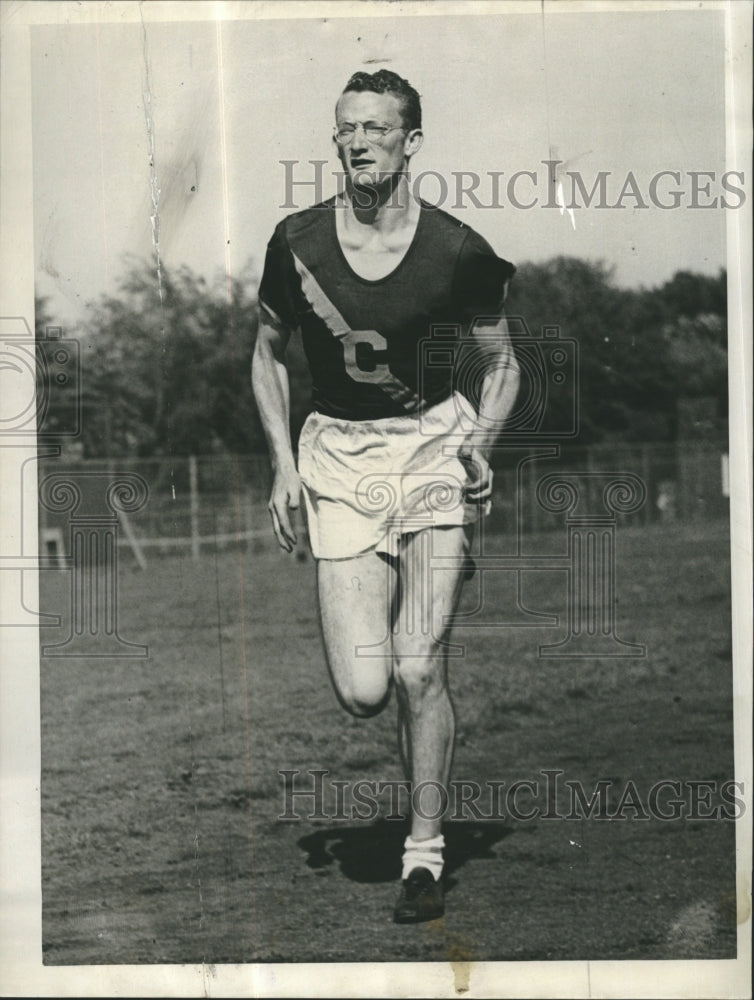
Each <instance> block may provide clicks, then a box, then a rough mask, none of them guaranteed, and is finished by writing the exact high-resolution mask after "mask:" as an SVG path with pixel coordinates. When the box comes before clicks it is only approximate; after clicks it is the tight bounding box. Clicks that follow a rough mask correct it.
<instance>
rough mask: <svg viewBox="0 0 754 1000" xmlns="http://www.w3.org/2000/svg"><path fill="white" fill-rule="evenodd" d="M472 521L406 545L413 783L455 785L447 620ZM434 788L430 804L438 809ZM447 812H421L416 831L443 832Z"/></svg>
mask: <svg viewBox="0 0 754 1000" xmlns="http://www.w3.org/2000/svg"><path fill="white" fill-rule="evenodd" d="M471 531H472V529H471V528H470V527H468V526H467V527H465V528H464V527H461V526H458V527H449V528H433V529H428V530H425V531H421V532H417V533H415V534H412V535H408V536H405V538H404V541H403V547H402V552H401V604H400V610H399V614H398V619H397V622H396V630H395V635H394V637H393V651H394V668H393V669H394V677H395V681H396V685H397V688H398V697H399V742H400V745H401V746H402V751H403V754H402V755H405V758H406V764H407V766H408V769H409V775H408V777H409V779H410V780H411V782H412V784H413V787H414V788H416V787H417V786H418V785H419V784H420V783H422V782H426V781H430V782H438V783H439V784H440V785H442V787H443V788H444V789H446V790H447V788H448V782H449V779H450V767H451V763H452V758H453V743H454V737H455V717H454V712H453V705H452V702H451V699H450V692H449V689H448V676H447V657H446V653H445V649H444V647H443V645H442V642H443V641H445V640H447V638H448V636H449V632H450V629H449V627H448V626H447V625H446V624H445V623H444V620H445V618H446V616H448V615H451V614H452V613H453V612H454V611H455V610H456V608H457V606H458V601H459V598H460V595H461V589H462V586H463V579H464V556H465V555H466V553H467V552H468V549H469V545H470V539H471ZM432 556H435V557H455V558H456V561H457V566H455V567H453V568H448V569H442V570H436V571H434V572H432V571H431V569H430V567H431V558H432ZM431 799H432V795H431V793H430V792H429V791H428V792H427V793H426V799H423V802H424V803H425V808H424V809H423V810H422V811H423V812H424V811H425V810H426V811H428V812H430V814H433V813H435V812H437V811H438V810H437V809H436V808H434V803H432V801H431ZM441 826H442V819H441V817H438V818H437V819H431V818H428V817H427V816H423V815H421V814H420V813H418V812H414V813H413V814H412V818H411V836H412V838H413V839H414V840H425V839H428V838H432V837H436V836H437V835H438V834H439V833H440V829H441Z"/></svg>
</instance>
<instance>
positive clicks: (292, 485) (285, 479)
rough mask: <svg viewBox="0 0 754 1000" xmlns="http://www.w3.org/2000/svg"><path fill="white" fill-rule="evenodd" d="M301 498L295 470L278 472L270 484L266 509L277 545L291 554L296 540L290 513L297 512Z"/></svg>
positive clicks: (297, 475)
mask: <svg viewBox="0 0 754 1000" xmlns="http://www.w3.org/2000/svg"><path fill="white" fill-rule="evenodd" d="M300 498H301V477H300V476H299V474H298V472H296V469H295V468H290V469H285V470H282V469H280V470H278V471H277V472H276V473H275V479H274V481H273V484H272V495H271V496H270V502H269V503H268V505H267V509H268V510H269V512H270V516H271V517H272V527H273V530H274V532H275V537H276V538H277V540H278V545H279V546H280V547H281V548H282V549H285V551H286V552H292V551H293V547H294V546H295V544H296V542H297V541H298V539H297V538H296V532H295V530H294V528H293V524H292V523H291V514H290V512H291V511H295V510H298V507H299V502H300Z"/></svg>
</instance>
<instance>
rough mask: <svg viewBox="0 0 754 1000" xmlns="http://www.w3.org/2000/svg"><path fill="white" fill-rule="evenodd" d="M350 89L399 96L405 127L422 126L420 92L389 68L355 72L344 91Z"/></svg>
mask: <svg viewBox="0 0 754 1000" xmlns="http://www.w3.org/2000/svg"><path fill="white" fill-rule="evenodd" d="M349 90H355V91H357V92H361V91H365V90H367V91H371V92H372V93H374V94H392V95H393V97H397V98H398V100H399V101H400V105H401V118H402V119H403V124H404V126H405V128H407V129H409V131H410V130H411V129H415V128H421V127H422V106H421V99H420V97H419V94H418V92H417V91H416V90H415V89H414V88H413V87H412V86H411V84H410V83H409V82H408V80H404V79H403V77H402V76H398V74H397V73H393V72H392V71H391V70H389V69H378V70H377V72H376V73H364V72H362V71H359V72H358V73H354V74H353V76H352V77H351V79H350V80H349V81H348V83H347V84H346V85H345V87H344V88H343V93H344V94H345V93H347V91H349Z"/></svg>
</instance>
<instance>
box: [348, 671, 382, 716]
mask: <svg viewBox="0 0 754 1000" xmlns="http://www.w3.org/2000/svg"><path fill="white" fill-rule="evenodd" d="M338 697H339V699H340V703H341V704H342V705H343V707H344V708H345V709H346V711H347V712H350V714H351V715H355V716H356V717H357V718H359V719H368V718H370V716H372V715H378V714H379V713H380V712H381V711H382V709H383V708H384V707H385V705H387V703H388V700H389V698H390V684H389V680H388V678H369V679H363V680H356V681H353V682H352V683H351V684H349V685H348V686H347V687H346V688H344V689H340V690H338Z"/></svg>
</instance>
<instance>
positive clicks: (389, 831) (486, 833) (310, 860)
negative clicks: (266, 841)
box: [297, 818, 513, 889]
mask: <svg viewBox="0 0 754 1000" xmlns="http://www.w3.org/2000/svg"><path fill="white" fill-rule="evenodd" d="M408 832H409V826H408V822H407V821H406V820H387V819H384V818H381V819H378V820H377V821H376V822H375V823H372V824H370V825H369V826H366V825H362V826H331V827H328V828H327V829H321V830H317V831H316V832H315V833H310V834H308V835H307V836H306V837H301V839H300V840H299V841H297V843H298V846H299V847H300V848H301V849H302V850H303V851H306V855H307V857H306V864H307V866H308V867H309V868H313V869H314V870H315V871H316V873H317V874H318V875H320V874H321V875H325V874H326V873H327V870H328V869H329V868H330V867H331V866H332V865H333V863H335V862H338V864H339V865H340V870H341V872H342V873H343V875H345V877H346V878H348V879H350V880H351V881H352V882H394V881H395V880H396V879H398V878H400V875H401V856H402V854H403V841H404V840H405V838H406V835H407V833H408ZM511 833H513V830H512V829H511V827H509V826H506V825H505V824H504V823H494V822H489V821H485V822H481V823H477V822H472V821H468V822H466V821H459V822H456V823H446V824H445V826H444V827H443V834H444V835H445V875H446V879H447V876H449V875H451V874H452V873H453V872H454V871H457V870H458V869H459V868H461V867H462V866H463V865H464V864H465V863H466V862H467V861H469V860H471V859H477V858H495V857H497V855H496V854H495V852H494V850H493V848H494V846H495V844H497V843H499V842H500V841H501V840H503V838H504V837H507V836H508V835H509V834H511ZM453 885H454V881H453V880H452V879H451V880H450V881H446V888H447V889H450V888H452V886H453Z"/></svg>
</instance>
